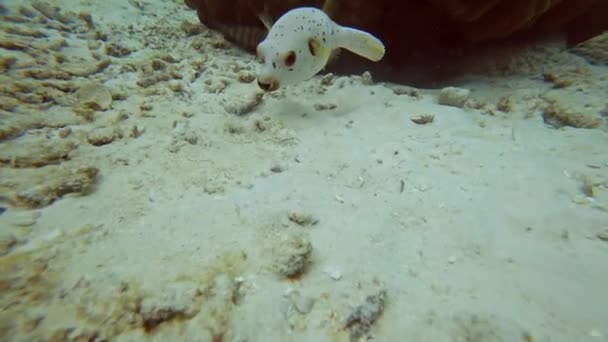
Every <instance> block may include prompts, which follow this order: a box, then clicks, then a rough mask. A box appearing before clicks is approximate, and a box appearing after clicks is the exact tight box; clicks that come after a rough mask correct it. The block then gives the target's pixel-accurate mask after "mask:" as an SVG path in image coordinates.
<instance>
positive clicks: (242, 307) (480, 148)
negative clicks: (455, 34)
mask: <svg viewBox="0 0 608 342" xmlns="http://www.w3.org/2000/svg"><path fill="white" fill-rule="evenodd" d="M62 3H63V5H62V6H61V9H60V10H56V9H55V8H53V6H52V5H50V3H47V2H44V1H38V0H33V1H31V2H21V1H12V2H6V3H4V4H3V5H2V7H3V8H2V10H3V11H4V12H5V13H4V14H3V18H2V22H1V24H0V25H1V26H2V28H3V33H2V35H1V36H0V49H1V50H0V51H1V55H0V69H2V75H1V76H0V81H1V82H0V110H1V111H0V166H1V167H0V200H2V202H3V203H4V204H3V210H2V214H1V215H0V227H1V228H0V340H1V341H140V340H141V341H265V342H267V341H349V340H352V341H357V340H367V339H373V340H376V341H433V342H435V341H536V342H539V341H541V342H542V341H566V342H573V341H607V340H608V295H607V294H608V292H607V289H608V133H607V129H606V127H607V126H606V120H607V119H606V117H607V116H608V101H607V100H606V94H608V67H607V66H606V65H602V64H601V63H600V64H597V61H595V60H594V62H595V63H596V64H592V63H590V62H589V61H588V60H587V59H585V58H583V57H582V55H581V54H580V53H579V54H575V53H573V52H572V51H568V50H565V49H563V48H561V47H560V46H559V45H555V46H554V45H547V46H544V47H538V48H535V49H532V50H531V51H528V52H527V55H525V56H523V57H521V58H519V59H516V60H512V61H511V62H510V63H512V64H511V65H510V66H509V68H508V70H506V71H505V69H504V68H501V70H500V72H501V73H502V76H501V77H498V76H497V75H498V74H499V72H498V70H495V72H493V73H492V72H489V73H487V74H478V75H476V76H470V77H466V78H462V79H459V80H457V81H455V82H454V84H453V87H448V88H444V89H417V88H413V87H409V86H406V85H395V84H389V83H384V82H374V80H373V77H372V76H373V75H369V74H364V75H360V76H358V75H357V76H351V77H345V76H332V75H325V76H323V75H320V76H319V77H315V78H314V79H312V80H310V81H306V82H303V83H302V84H299V85H297V86H293V87H289V88H286V89H283V90H281V91H279V92H276V93H270V94H262V93H261V92H260V90H259V89H258V87H257V85H256V84H255V82H254V80H255V71H256V67H257V62H256V61H255V60H254V58H253V57H252V56H251V55H249V54H247V53H245V52H243V51H240V50H239V49H237V48H235V47H233V46H232V45H230V44H229V43H227V42H226V41H225V40H223V38H222V37H221V36H220V35H219V34H217V33H214V32H211V31H208V30H207V29H205V28H204V27H202V26H201V25H200V24H199V23H198V21H197V18H196V14H195V13H194V12H192V11H190V10H189V9H188V8H187V7H186V6H185V5H184V4H183V3H182V2H181V1H177V0H175V1H164V2H162V1H157V2H153V1H143V0H131V1H121V0H106V1H92V0H90V1H84V0H83V1H77V0H69V1H63V2H62ZM606 40H608V39H605V40H604V41H606ZM589 50H593V49H589ZM595 51H602V48H601V47H600V48H599V49H597V48H596V49H595Z"/></svg>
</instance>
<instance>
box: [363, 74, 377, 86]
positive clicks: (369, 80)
mask: <svg viewBox="0 0 608 342" xmlns="http://www.w3.org/2000/svg"><path fill="white" fill-rule="evenodd" d="M361 84H363V85H367V86H369V85H373V84H374V78H373V77H372V73H371V72H369V71H364V72H363V74H361Z"/></svg>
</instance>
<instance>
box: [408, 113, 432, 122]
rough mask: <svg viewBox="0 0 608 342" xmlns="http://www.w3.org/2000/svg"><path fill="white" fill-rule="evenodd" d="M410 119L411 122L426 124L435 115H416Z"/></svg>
mask: <svg viewBox="0 0 608 342" xmlns="http://www.w3.org/2000/svg"><path fill="white" fill-rule="evenodd" d="M410 120H412V122H413V123H415V124H417V125H426V124H429V123H432V122H433V121H434V120H435V115H433V114H422V115H416V116H414V117H413V118H411V119H410Z"/></svg>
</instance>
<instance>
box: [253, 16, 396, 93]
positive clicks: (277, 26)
mask: <svg viewBox="0 0 608 342" xmlns="http://www.w3.org/2000/svg"><path fill="white" fill-rule="evenodd" d="M263 21H264V24H265V25H266V27H267V28H268V29H269V32H268V34H267V36H266V38H265V39H264V40H263V41H262V42H261V43H260V44H259V45H258V46H257V54H258V57H259V58H260V59H261V60H262V63H263V64H262V66H261V68H260V70H259V72H258V76H257V82H258V85H259V86H260V88H262V89H263V90H265V91H273V90H277V89H279V88H280V87H282V86H286V85H290V84H296V83H298V82H301V81H304V80H307V79H310V78H312V77H313V76H314V75H316V74H317V73H318V72H319V71H321V70H323V68H325V66H326V64H327V62H328V61H329V60H330V57H331V56H332V55H333V54H334V53H335V52H336V51H337V50H338V49H341V48H343V49H346V50H348V51H351V52H353V53H355V54H357V55H359V56H362V57H365V58H367V59H369V60H371V61H374V62H376V61H379V60H380V59H382V57H383V56H384V44H382V42H381V41H380V40H379V39H378V38H376V37H374V36H373V35H371V34H369V33H367V32H365V31H361V30H357V29H354V28H350V27H344V26H340V25H338V24H337V23H335V22H334V21H333V20H332V19H331V18H330V17H329V16H328V15H327V14H326V13H325V12H323V11H322V10H321V9H318V8H314V7H300V8H295V9H292V10H290V11H288V12H286V13H285V14H283V15H282V16H281V17H280V18H279V19H278V20H277V22H276V23H274V25H272V27H270V23H269V22H268V21H267V20H266V21H265V20H263Z"/></svg>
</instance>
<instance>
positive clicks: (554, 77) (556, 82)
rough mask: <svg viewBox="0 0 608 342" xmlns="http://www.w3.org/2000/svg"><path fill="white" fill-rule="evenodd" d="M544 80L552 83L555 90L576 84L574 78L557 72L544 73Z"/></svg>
mask: <svg viewBox="0 0 608 342" xmlns="http://www.w3.org/2000/svg"><path fill="white" fill-rule="evenodd" d="M543 79H544V80H545V82H549V83H552V84H553V87H554V88H566V87H569V86H571V85H572V84H573V83H574V80H573V79H572V78H569V77H568V76H565V75H562V74H558V73H557V72H545V73H543Z"/></svg>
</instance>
